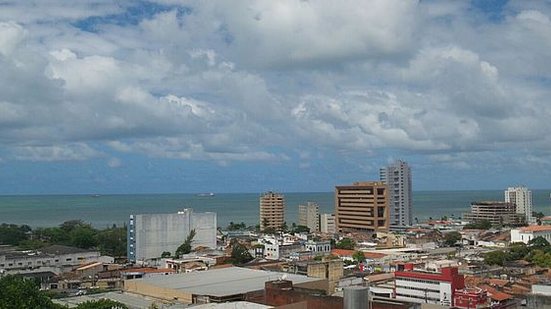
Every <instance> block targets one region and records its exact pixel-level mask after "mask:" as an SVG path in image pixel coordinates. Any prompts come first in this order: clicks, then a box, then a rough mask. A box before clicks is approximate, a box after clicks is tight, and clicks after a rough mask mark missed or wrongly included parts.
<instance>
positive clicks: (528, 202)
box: [505, 186, 535, 222]
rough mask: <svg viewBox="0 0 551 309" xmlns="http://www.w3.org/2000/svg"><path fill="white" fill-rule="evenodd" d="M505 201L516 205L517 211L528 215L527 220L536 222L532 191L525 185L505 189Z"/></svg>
mask: <svg viewBox="0 0 551 309" xmlns="http://www.w3.org/2000/svg"><path fill="white" fill-rule="evenodd" d="M505 202H507V203H513V204H515V205H516V211H517V213H519V214H523V215H524V216H525V217H526V222H534V221H535V220H534V218H533V217H532V191H530V190H528V188H526V187H525V186H518V187H509V188H507V190H505Z"/></svg>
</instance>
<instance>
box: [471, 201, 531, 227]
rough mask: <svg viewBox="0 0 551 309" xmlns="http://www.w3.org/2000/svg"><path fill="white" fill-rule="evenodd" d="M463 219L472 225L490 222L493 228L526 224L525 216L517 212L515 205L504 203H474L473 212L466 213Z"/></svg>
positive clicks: (472, 204) (472, 205)
mask: <svg viewBox="0 0 551 309" xmlns="http://www.w3.org/2000/svg"><path fill="white" fill-rule="evenodd" d="M463 219H464V220H466V221H468V222H471V223H480V222H482V221H488V222H490V223H491V224H492V225H493V226H503V225H509V226H511V225H522V224H523V223H524V222H525V217H524V214H519V213H517V212H516V206H515V204H513V203H508V202H502V201H482V202H472V203H471V212H468V213H464V214H463Z"/></svg>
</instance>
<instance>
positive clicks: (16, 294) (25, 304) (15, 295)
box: [0, 275, 64, 309]
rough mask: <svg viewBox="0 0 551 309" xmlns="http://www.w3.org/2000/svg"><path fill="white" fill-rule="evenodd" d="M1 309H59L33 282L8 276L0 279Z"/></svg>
mask: <svg viewBox="0 0 551 309" xmlns="http://www.w3.org/2000/svg"><path fill="white" fill-rule="evenodd" d="M0 308H1V309H37V308H40V309H61V308H64V307H62V306H60V305H57V304H54V303H53V302H52V300H51V299H50V298H48V296H47V295H46V293H45V292H43V291H40V290H39V286H38V283H37V282H36V281H34V280H30V279H25V278H23V277H19V276H12V275H8V276H5V277H2V278H0Z"/></svg>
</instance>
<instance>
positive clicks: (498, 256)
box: [484, 250, 508, 266]
mask: <svg viewBox="0 0 551 309" xmlns="http://www.w3.org/2000/svg"><path fill="white" fill-rule="evenodd" d="M507 260H508V255H507V253H506V252H504V251H502V250H497V251H491V252H488V253H486V254H484V263H486V264H488V265H499V266H503V264H504V263H505V261H507Z"/></svg>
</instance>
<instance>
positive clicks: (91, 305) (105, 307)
mask: <svg viewBox="0 0 551 309" xmlns="http://www.w3.org/2000/svg"><path fill="white" fill-rule="evenodd" d="M76 309H128V307H127V306H126V305H125V304H123V303H119V302H118V301H114V300H110V299H100V300H89V301H86V302H83V303H80V304H79V305H78V306H76Z"/></svg>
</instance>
